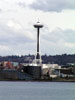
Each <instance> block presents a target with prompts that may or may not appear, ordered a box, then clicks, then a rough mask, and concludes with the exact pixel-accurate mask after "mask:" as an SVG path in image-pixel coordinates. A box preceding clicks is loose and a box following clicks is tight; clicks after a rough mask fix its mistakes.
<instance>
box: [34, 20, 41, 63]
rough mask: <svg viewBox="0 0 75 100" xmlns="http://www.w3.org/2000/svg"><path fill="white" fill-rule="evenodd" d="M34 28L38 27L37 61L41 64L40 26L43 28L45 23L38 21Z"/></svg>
mask: <svg viewBox="0 0 75 100" xmlns="http://www.w3.org/2000/svg"><path fill="white" fill-rule="evenodd" d="M34 28H36V29H37V54H36V63H37V64H40V63H41V62H40V59H41V58H40V53H39V42H40V41H39V34H40V28H43V25H42V24H41V23H40V22H39V21H38V22H37V23H36V24H34Z"/></svg>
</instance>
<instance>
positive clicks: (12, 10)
mask: <svg viewBox="0 0 75 100" xmlns="http://www.w3.org/2000/svg"><path fill="white" fill-rule="evenodd" d="M74 16H75V1H74V0H71V1H70V0H63V1H60V0H44V1H43V0H27V1H26V0H12V1H10V0H2V1H1V0H0V55H3V56H5V55H26V54H36V38H37V34H36V29H34V27H33V25H34V24H35V23H36V22H37V21H38V19H39V20H40V22H41V23H42V24H43V25H44V28H43V29H41V31H40V38H41V39H40V49H41V50H40V51H41V54H45V53H46V54H50V55H55V54H64V53H68V54H74V53H75V20H74Z"/></svg>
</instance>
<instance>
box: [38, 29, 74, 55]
mask: <svg viewBox="0 0 75 100" xmlns="http://www.w3.org/2000/svg"><path fill="white" fill-rule="evenodd" d="M45 32H46V34H42V35H41V38H42V40H41V44H40V45H41V46H40V47H41V51H42V53H44V54H45V52H47V54H52V55H53V54H54V55H55V54H62V53H68V54H71V53H75V38H74V37H75V30H71V29H66V30H63V29H61V28H56V29H55V30H53V31H51V32H49V30H45Z"/></svg>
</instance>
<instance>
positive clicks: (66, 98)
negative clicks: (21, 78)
mask: <svg viewBox="0 0 75 100" xmlns="http://www.w3.org/2000/svg"><path fill="white" fill-rule="evenodd" d="M0 100H75V83H67V82H66V83H64V82H2V81H1V82H0Z"/></svg>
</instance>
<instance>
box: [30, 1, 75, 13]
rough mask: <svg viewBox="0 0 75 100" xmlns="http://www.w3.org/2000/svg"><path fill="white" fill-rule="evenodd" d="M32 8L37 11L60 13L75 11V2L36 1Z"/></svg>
mask: <svg viewBox="0 0 75 100" xmlns="http://www.w3.org/2000/svg"><path fill="white" fill-rule="evenodd" d="M30 6H31V7H32V8H34V9H35V10H42V11H55V12H60V11H62V10H65V9H75V0H36V1H35V2H34V3H33V4H31V5H30Z"/></svg>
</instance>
